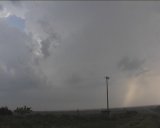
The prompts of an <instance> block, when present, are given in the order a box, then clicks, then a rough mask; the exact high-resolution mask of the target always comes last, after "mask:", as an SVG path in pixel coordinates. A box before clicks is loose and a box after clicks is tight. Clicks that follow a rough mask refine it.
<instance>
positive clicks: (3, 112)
mask: <svg viewBox="0 0 160 128" xmlns="http://www.w3.org/2000/svg"><path fill="white" fill-rule="evenodd" d="M0 115H2V116H6V115H12V111H11V110H9V109H8V107H1V108H0Z"/></svg>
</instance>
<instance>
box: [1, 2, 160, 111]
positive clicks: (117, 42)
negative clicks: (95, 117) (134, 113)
mask: <svg viewBox="0 0 160 128" xmlns="http://www.w3.org/2000/svg"><path fill="white" fill-rule="evenodd" d="M105 75H108V76H110V80H109V99H110V106H111V107H126V106H140V105H152V104H160V2H158V1H155V2H151V1H141V2H139V1H132V2H129V1H128V2H127V1H113V2H112V1H101V2H98V1H87V2H86V1H82V2H80V1H79V2H78V1H70V2H69V1H68V2H67V1H59V2H58V1H1V2H0V105H1V106H4V105H6V106H8V107H10V108H13V109H14V108H15V107H16V106H21V105H28V106H31V107H32V108H33V109H34V110H62V109H65V110H68V109H89V108H105V107H106V84H105Z"/></svg>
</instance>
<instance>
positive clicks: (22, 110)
mask: <svg viewBox="0 0 160 128" xmlns="http://www.w3.org/2000/svg"><path fill="white" fill-rule="evenodd" d="M31 112H32V109H31V107H27V106H22V107H17V108H16V109H15V110H13V111H12V110H10V109H9V108H8V107H7V106H5V107H0V116H9V115H13V114H17V115H26V114H29V113H31Z"/></svg>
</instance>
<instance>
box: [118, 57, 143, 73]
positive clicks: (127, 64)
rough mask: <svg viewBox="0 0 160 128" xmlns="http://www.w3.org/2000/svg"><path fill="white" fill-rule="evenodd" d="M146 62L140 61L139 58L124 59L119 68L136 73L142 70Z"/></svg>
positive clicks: (119, 63)
mask: <svg viewBox="0 0 160 128" xmlns="http://www.w3.org/2000/svg"><path fill="white" fill-rule="evenodd" d="M144 62H145V60H139V59H137V58H135V59H134V58H129V57H123V58H122V59H121V60H120V61H119V62H118V64H117V67H118V68H119V69H121V70H122V71H126V72H134V71H137V70H141V69H142V67H143V65H144Z"/></svg>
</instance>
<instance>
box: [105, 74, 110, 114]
mask: <svg viewBox="0 0 160 128" xmlns="http://www.w3.org/2000/svg"><path fill="white" fill-rule="evenodd" d="M108 80H109V77H108V76H106V89H107V114H108V116H109V113H110V111H109V98H108Z"/></svg>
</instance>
